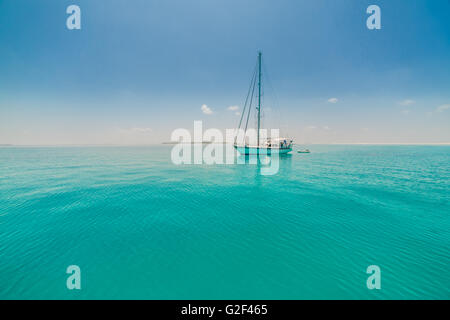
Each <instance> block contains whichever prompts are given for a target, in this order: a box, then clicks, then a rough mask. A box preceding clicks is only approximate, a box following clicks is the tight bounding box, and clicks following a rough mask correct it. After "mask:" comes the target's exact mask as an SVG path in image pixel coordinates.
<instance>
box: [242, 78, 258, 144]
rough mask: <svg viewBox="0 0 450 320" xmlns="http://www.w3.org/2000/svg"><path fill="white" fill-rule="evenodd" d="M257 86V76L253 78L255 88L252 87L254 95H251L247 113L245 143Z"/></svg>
mask: <svg viewBox="0 0 450 320" xmlns="http://www.w3.org/2000/svg"><path fill="white" fill-rule="evenodd" d="M255 87H256V77H255V78H254V79H253V89H252V95H251V96H250V104H249V105H248V106H249V108H248V114H247V121H246V123H245V130H244V144H245V133H246V132H247V127H248V119H249V118H250V113H251V110H252V103H253V96H254V95H255Z"/></svg>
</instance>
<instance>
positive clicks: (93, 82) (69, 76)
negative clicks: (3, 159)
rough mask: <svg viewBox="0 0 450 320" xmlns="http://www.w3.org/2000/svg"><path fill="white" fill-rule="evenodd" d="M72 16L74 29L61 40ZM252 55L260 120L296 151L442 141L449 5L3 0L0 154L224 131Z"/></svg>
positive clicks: (447, 135) (353, 0)
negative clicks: (261, 100)
mask: <svg viewBox="0 0 450 320" xmlns="http://www.w3.org/2000/svg"><path fill="white" fill-rule="evenodd" d="M71 4H76V5H79V6H80V8H81V15H82V16H81V26H82V28H81V30H68V29H67V28H66V19H67V17H68V14H66V8H67V7H68V6H69V5H71ZM371 4H376V5H378V6H379V7H380V8H381V25H382V28H381V30H368V29H367V27H366V19H367V17H368V16H369V15H368V14H366V8H367V7H368V6H369V5H371ZM258 50H262V52H263V55H264V63H265V65H266V67H267V71H268V74H269V76H270V82H271V84H272V86H273V88H274V92H272V91H273V90H272V91H271V90H269V87H268V86H266V90H265V93H266V98H265V99H266V100H265V102H266V105H265V106H266V107H267V108H266V112H267V114H265V115H266V117H265V121H267V125H268V126H274V125H275V124H272V123H270V121H271V119H274V118H275V116H273V115H272V114H271V112H272V113H273V114H275V113H276V112H275V111H273V110H279V112H278V111H277V113H276V114H279V113H280V116H279V120H277V121H278V124H279V126H281V128H282V129H286V130H285V133H286V134H289V135H291V136H294V137H295V139H296V141H297V142H300V143H358V142H367V143H448V142H450V1H448V0H434V1H418V0H417V1H406V0H395V1H380V0H371V1H363V0H346V1H344V0H342V1H335V0H326V1H325V0H318V1H301V0H292V1H287V0H277V1H275V0H270V1H269V0H258V1H256V0H255V1H253V0H252V1H248V0H226V1H225V0H164V1H162V0H160V1H152V0H145V1H144V0H133V1H125V0H109V1H106V0H89V1H87V0H70V1H65V0H59V1H54V0H36V1H25V0H0V144H1V143H14V144H143V143H157V142H160V141H167V140H169V138H170V133H171V132H172V130H174V129H176V128H179V127H184V128H188V129H190V128H192V127H193V121H194V120H203V121H204V127H215V128H220V129H225V128H233V127H235V126H236V124H237V122H238V119H239V118H238V116H237V115H236V114H235V113H236V111H231V110H228V107H229V106H239V107H240V108H242V105H243V102H244V100H245V95H246V91H247V88H248V84H249V81H250V76H251V73H252V70H253V68H254V65H255V63H256V55H257V51H258ZM270 95H272V96H273V97H274V98H270ZM274 102H275V104H274ZM204 104H205V105H207V106H208V108H209V109H210V110H211V111H212V113H211V114H205V113H203V112H202V110H201V107H202V105H204ZM274 123H275V122H274Z"/></svg>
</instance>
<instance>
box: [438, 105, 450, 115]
mask: <svg viewBox="0 0 450 320" xmlns="http://www.w3.org/2000/svg"><path fill="white" fill-rule="evenodd" d="M448 109H450V104H443V105H441V106H439V107H437V108H436V112H439V113H440V112H444V111H445V110H448Z"/></svg>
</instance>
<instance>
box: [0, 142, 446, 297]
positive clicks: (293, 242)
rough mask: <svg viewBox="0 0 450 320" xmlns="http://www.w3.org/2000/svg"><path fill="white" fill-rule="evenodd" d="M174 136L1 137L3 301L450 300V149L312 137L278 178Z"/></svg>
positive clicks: (282, 165) (283, 162)
mask: <svg viewBox="0 0 450 320" xmlns="http://www.w3.org/2000/svg"><path fill="white" fill-rule="evenodd" d="M171 148H172V146H168V145H162V146H149V147H2V148H0V298H1V299H16V298H19V299H103V298H112V299H119V298H125V299H128V298H130V299H131V298H132V299H449V298H450V146H331V145H330V146H326V145H316V146H309V147H308V148H310V149H311V150H312V153H311V154H297V153H293V154H292V155H291V156H287V157H283V158H282V159H281V162H280V170H279V173H278V174H276V175H273V176H262V175H261V174H260V170H259V168H258V167H257V166H256V165H249V164H247V165H245V164H244V165H242V164H241V165H215V166H209V165H181V166H176V165H174V164H172V162H171V161H170V151H171ZM69 265H78V266H80V268H81V286H82V288H81V290H68V289H67V288H66V279H67V277H68V275H67V274H66V268H67V267H68V266H69ZM369 265H378V266H379V267H380V268H381V290H369V289H367V286H366V279H367V277H368V276H369V275H368V274H366V268H367V267H368V266H369Z"/></svg>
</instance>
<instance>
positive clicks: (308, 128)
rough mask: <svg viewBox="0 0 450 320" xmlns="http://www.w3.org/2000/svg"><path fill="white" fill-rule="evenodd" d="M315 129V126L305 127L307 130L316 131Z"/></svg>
mask: <svg viewBox="0 0 450 320" xmlns="http://www.w3.org/2000/svg"><path fill="white" fill-rule="evenodd" d="M316 128H317V127H316V126H307V127H306V129H307V130H313V129H316Z"/></svg>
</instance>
